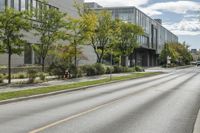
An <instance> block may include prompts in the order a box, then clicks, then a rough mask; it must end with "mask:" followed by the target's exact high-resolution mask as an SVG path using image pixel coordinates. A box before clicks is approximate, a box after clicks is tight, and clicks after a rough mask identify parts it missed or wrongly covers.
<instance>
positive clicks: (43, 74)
mask: <svg viewBox="0 0 200 133" xmlns="http://www.w3.org/2000/svg"><path fill="white" fill-rule="evenodd" d="M39 77H40V80H42V81H45V79H46V75H45V73H40V74H39Z"/></svg>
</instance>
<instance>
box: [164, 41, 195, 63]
mask: <svg viewBox="0 0 200 133" xmlns="http://www.w3.org/2000/svg"><path fill="white" fill-rule="evenodd" d="M167 57H171V62H172V63H174V64H176V65H185V64H190V61H191V60H192V55H191V54H190V52H189V50H188V46H187V45H186V44H185V43H183V44H181V43H178V42H168V43H165V45H164V48H163V50H162V51H161V54H160V61H161V64H167Z"/></svg>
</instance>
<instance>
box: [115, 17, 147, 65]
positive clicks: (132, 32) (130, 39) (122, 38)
mask: <svg viewBox="0 0 200 133" xmlns="http://www.w3.org/2000/svg"><path fill="white" fill-rule="evenodd" d="M116 23H118V24H117V25H118V26H119V27H120V29H119V30H117V31H118V32H115V36H116V38H115V39H116V43H115V44H116V45H115V46H116V49H117V50H118V51H119V52H120V55H121V57H122V61H121V65H122V66H126V58H127V56H130V55H131V54H132V53H133V52H134V49H135V48H137V47H138V42H137V37H138V36H140V35H143V34H144V31H143V29H142V27H140V26H138V25H135V24H131V23H125V22H122V21H120V20H116ZM131 60H132V59H131Z"/></svg>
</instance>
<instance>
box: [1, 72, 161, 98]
mask: <svg viewBox="0 0 200 133" xmlns="http://www.w3.org/2000/svg"><path fill="white" fill-rule="evenodd" d="M158 74H161V73H160V72H148V73H133V74H131V75H127V76H120V77H112V80H110V78H105V79H100V80H94V81H85V82H78V83H73V84H68V85H57V86H50V87H40V88H36V89H28V90H21V91H13V92H3V93H0V101H2V100H8V99H13V98H20V97H27V96H34V95H38V94H46V93H50V92H56V91H62V90H69V89H76V88H79V87H86V86H91V85H98V84H105V83H110V82H114V81H123V80H130V79H136V78H142V77H148V76H153V75H158Z"/></svg>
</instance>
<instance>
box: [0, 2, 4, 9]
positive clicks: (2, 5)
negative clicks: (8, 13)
mask: <svg viewBox="0 0 200 133" xmlns="http://www.w3.org/2000/svg"><path fill="white" fill-rule="evenodd" d="M4 8H5V0H0V11H2V10H4Z"/></svg>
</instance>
